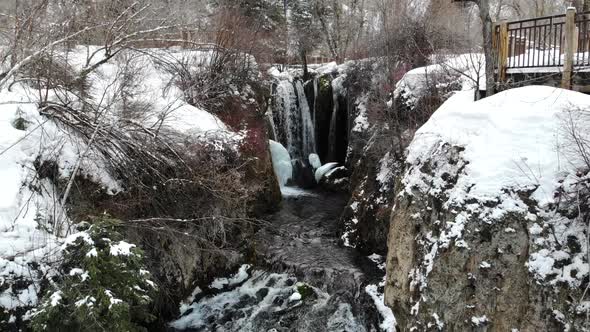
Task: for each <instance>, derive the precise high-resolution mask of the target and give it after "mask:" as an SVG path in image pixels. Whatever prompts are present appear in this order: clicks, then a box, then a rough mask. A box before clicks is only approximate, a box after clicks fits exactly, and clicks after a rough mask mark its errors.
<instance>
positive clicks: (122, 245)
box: [110, 241, 135, 256]
mask: <svg viewBox="0 0 590 332" xmlns="http://www.w3.org/2000/svg"><path fill="white" fill-rule="evenodd" d="M134 247H135V244H131V243H127V242H125V241H119V243H117V244H115V245H111V250H110V254H111V256H129V255H131V249H132V248H134Z"/></svg>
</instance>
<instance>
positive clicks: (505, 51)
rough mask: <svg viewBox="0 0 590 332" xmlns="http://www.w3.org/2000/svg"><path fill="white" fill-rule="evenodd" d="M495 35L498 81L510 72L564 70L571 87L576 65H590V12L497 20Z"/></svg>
mask: <svg viewBox="0 0 590 332" xmlns="http://www.w3.org/2000/svg"><path fill="white" fill-rule="evenodd" d="M493 32H494V36H493V39H492V42H493V47H494V50H495V52H494V55H495V66H496V69H497V79H498V81H499V82H505V81H506V75H507V73H510V72H556V71H561V73H562V82H561V85H562V87H563V88H567V89H569V88H571V78H572V73H573V71H574V69H576V68H579V67H590V52H589V51H590V12H586V13H581V14H578V13H576V10H575V8H568V9H567V11H566V14H563V15H555V16H546V17H538V18H533V19H528V20H520V21H511V22H507V21H503V22H500V23H497V24H495V26H494V29H493Z"/></svg>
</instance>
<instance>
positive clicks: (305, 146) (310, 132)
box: [295, 80, 315, 160]
mask: <svg viewBox="0 0 590 332" xmlns="http://www.w3.org/2000/svg"><path fill="white" fill-rule="evenodd" d="M295 90H297V100H298V101H299V114H300V116H301V144H302V146H301V149H302V152H303V155H302V157H303V158H304V160H307V159H308V158H309V155H310V154H312V153H315V130H314V123H313V120H312V118H311V113H310V111H309V104H308V103H307V98H306V97H305V90H304V89H303V83H301V81H299V80H298V81H297V82H296V83H295Z"/></svg>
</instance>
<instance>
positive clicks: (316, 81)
mask: <svg viewBox="0 0 590 332" xmlns="http://www.w3.org/2000/svg"><path fill="white" fill-rule="evenodd" d="M319 84H320V80H319V78H318V77H314V79H313V125H314V129H315V126H316V124H317V122H316V120H315V116H316V114H317V113H318V106H317V105H318V93H319Z"/></svg>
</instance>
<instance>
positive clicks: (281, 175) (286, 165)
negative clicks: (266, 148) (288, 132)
mask: <svg viewBox="0 0 590 332" xmlns="http://www.w3.org/2000/svg"><path fill="white" fill-rule="evenodd" d="M269 143H270V153H271V157H272V166H273V169H274V171H275V175H276V176H277V179H278V180H279V184H280V185H281V187H283V186H285V185H286V184H287V182H289V180H290V179H291V178H292V177H293V164H292V163H291V156H290V155H289V151H287V149H285V147H284V146H283V145H282V144H281V143H279V142H275V141H273V140H269Z"/></svg>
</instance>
